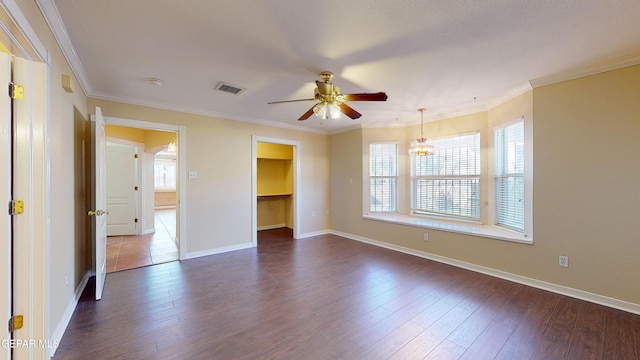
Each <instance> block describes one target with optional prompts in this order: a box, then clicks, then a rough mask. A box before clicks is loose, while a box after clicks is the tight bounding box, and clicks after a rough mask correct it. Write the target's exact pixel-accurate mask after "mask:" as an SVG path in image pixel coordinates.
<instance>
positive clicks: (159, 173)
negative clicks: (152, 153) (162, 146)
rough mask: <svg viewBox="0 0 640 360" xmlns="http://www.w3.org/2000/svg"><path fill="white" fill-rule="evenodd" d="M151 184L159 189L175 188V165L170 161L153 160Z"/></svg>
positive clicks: (173, 161)
mask: <svg viewBox="0 0 640 360" xmlns="http://www.w3.org/2000/svg"><path fill="white" fill-rule="evenodd" d="M153 183H154V186H155V187H156V188H159V189H175V188H176V163H175V160H170V159H155V162H154V166H153Z"/></svg>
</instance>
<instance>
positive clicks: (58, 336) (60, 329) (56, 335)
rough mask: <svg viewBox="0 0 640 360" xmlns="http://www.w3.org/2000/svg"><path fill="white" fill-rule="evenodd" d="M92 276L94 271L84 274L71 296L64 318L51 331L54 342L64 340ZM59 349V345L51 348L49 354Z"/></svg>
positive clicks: (63, 314) (51, 355)
mask: <svg viewBox="0 0 640 360" xmlns="http://www.w3.org/2000/svg"><path fill="white" fill-rule="evenodd" d="M91 276H93V275H92V272H91V271H87V273H85V274H84V276H83V277H82V280H81V281H80V284H78V287H77V288H76V291H75V293H74V296H73V297H72V298H71V300H70V301H69V303H68V304H67V307H66V309H65V310H64V313H62V318H61V319H60V322H59V323H58V326H56V329H55V330H54V331H53V333H51V338H50V340H51V341H53V342H54V343H55V342H57V343H58V344H59V342H60V341H61V340H62V337H63V336H64V332H65V331H66V330H67V327H68V326H69V322H70V321H71V317H72V316H73V312H74V311H75V309H76V306H77V305H78V301H80V297H81V296H82V293H83V292H84V288H85V287H86V286H87V282H88V281H89V278H91ZM57 349H58V348H57V346H55V347H52V348H50V349H49V356H50V357H53V356H54V355H55V353H56V350H57Z"/></svg>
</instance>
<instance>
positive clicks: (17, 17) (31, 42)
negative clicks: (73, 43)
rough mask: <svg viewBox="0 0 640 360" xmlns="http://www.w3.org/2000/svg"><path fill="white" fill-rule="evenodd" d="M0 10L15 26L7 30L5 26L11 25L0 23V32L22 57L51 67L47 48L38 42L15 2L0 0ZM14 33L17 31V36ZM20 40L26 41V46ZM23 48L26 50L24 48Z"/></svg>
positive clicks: (13, 0) (38, 39)
mask: <svg viewBox="0 0 640 360" xmlns="http://www.w3.org/2000/svg"><path fill="white" fill-rule="evenodd" d="M0 10H2V12H3V13H4V14H6V15H7V16H8V17H9V21H11V22H13V25H15V26H14V27H12V28H9V27H7V26H9V25H11V24H4V23H3V22H0V27H1V28H2V29H0V31H1V32H4V33H5V34H6V35H7V36H8V37H9V38H10V40H11V41H12V43H13V45H14V46H16V47H18V48H19V49H20V52H22V56H24V57H25V58H26V59H27V60H32V61H42V62H44V63H46V64H49V65H51V59H50V57H49V52H48V51H47V48H46V47H45V46H44V44H43V43H42V41H40V38H39V37H38V35H37V34H36V32H35V31H34V30H33V28H32V27H31V24H29V21H28V20H27V18H26V17H25V16H24V14H23V13H22V10H20V6H18V4H17V3H16V2H15V0H0ZM15 31H18V32H19V34H18V33H16V32H15ZM16 36H17V37H16ZM22 40H24V41H26V44H25V43H23V42H22ZM25 46H26V47H28V48H25Z"/></svg>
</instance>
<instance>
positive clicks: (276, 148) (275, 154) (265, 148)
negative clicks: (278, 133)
mask: <svg viewBox="0 0 640 360" xmlns="http://www.w3.org/2000/svg"><path fill="white" fill-rule="evenodd" d="M256 153H257V156H258V157H259V158H262V159H288V160H291V159H293V146H291V145H283V144H273V143H265V142H258V143H257V149H256Z"/></svg>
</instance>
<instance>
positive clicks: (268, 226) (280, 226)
mask: <svg viewBox="0 0 640 360" xmlns="http://www.w3.org/2000/svg"><path fill="white" fill-rule="evenodd" d="M283 227H287V224H274V225H263V226H258V231H260V230H273V229H280V228H283Z"/></svg>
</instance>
